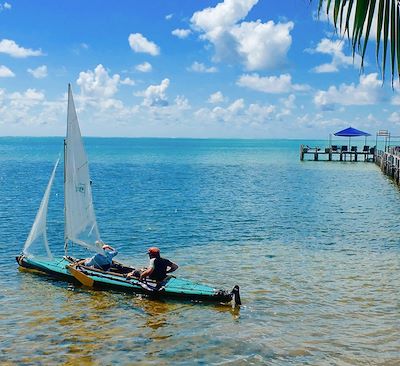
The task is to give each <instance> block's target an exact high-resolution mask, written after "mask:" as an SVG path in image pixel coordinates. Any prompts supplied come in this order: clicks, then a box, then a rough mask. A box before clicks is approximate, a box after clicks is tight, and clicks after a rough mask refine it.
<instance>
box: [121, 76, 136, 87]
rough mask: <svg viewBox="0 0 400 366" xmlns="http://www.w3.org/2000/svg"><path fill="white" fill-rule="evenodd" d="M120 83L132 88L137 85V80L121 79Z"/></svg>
mask: <svg viewBox="0 0 400 366" xmlns="http://www.w3.org/2000/svg"><path fill="white" fill-rule="evenodd" d="M120 83H121V84H122V85H130V86H132V85H135V80H132V79H130V78H125V79H121V80H120Z"/></svg>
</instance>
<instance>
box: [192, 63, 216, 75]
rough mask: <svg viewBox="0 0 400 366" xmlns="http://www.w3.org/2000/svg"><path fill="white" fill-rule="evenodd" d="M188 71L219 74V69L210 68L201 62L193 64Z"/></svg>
mask: <svg viewBox="0 0 400 366" xmlns="http://www.w3.org/2000/svg"><path fill="white" fill-rule="evenodd" d="M187 70H188V71H193V72H203V73H213V72H217V71H218V69H217V68H216V67H215V66H210V67H207V66H205V65H204V64H203V63H201V62H197V61H195V62H193V63H192V65H191V66H190V67H188V68H187Z"/></svg>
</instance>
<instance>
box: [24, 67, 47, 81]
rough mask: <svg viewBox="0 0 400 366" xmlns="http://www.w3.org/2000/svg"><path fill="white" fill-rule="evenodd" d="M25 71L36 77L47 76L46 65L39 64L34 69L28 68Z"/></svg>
mask: <svg viewBox="0 0 400 366" xmlns="http://www.w3.org/2000/svg"><path fill="white" fill-rule="evenodd" d="M27 71H28V72H29V73H30V74H31V75H32V76H33V77H34V78H36V79H43V78H45V77H46V76H47V66H46V65H42V66H39V67H37V68H36V69H28V70H27Z"/></svg>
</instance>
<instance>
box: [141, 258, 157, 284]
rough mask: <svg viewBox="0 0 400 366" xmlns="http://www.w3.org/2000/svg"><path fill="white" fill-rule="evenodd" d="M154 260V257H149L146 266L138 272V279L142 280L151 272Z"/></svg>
mask: <svg viewBox="0 0 400 366" xmlns="http://www.w3.org/2000/svg"><path fill="white" fill-rule="evenodd" d="M154 261H155V259H154V258H152V259H150V262H149V266H148V268H147V269H146V270H145V271H143V272H142V273H141V274H140V277H139V280H143V278H146V277H148V276H150V275H151V274H152V273H153V271H154V266H155V265H154Z"/></svg>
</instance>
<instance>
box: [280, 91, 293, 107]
mask: <svg viewBox="0 0 400 366" xmlns="http://www.w3.org/2000/svg"><path fill="white" fill-rule="evenodd" d="M295 101H296V96H295V95H294V94H290V95H289V96H288V97H287V98H286V99H282V100H281V102H282V104H283V105H284V106H285V108H287V109H294V108H295V107H296V105H295V103H294V102H295Z"/></svg>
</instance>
